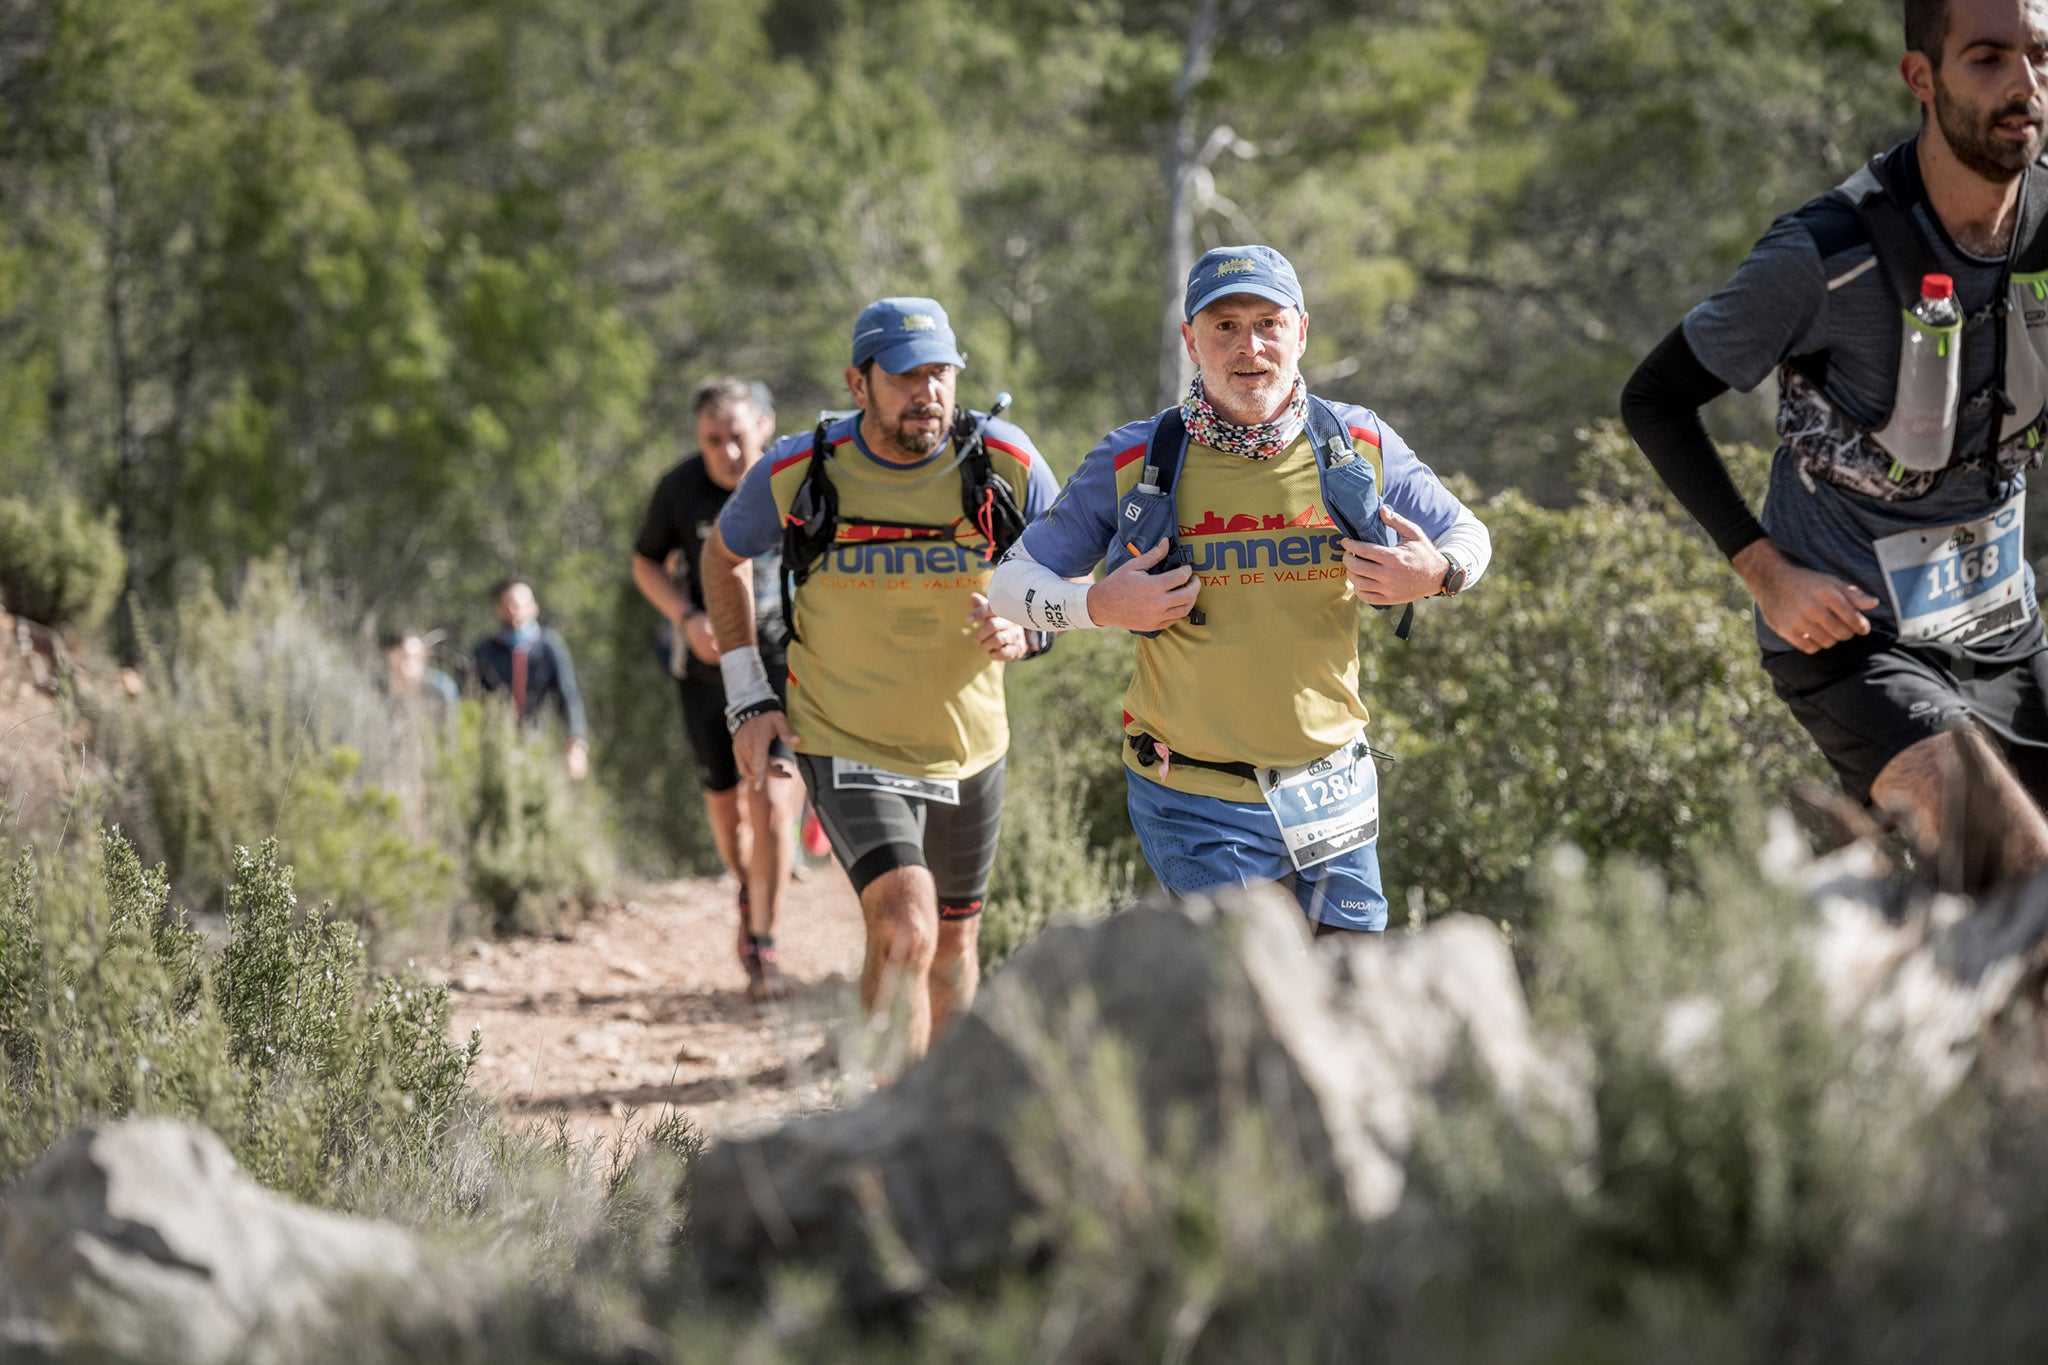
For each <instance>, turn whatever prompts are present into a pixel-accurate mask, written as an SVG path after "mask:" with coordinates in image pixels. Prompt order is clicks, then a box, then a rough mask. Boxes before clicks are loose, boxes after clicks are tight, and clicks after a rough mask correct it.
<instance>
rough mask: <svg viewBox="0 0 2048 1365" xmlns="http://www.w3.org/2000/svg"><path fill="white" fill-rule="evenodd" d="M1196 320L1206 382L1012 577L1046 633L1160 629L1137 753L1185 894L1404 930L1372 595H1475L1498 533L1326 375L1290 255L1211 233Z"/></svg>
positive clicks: (1067, 505)
mask: <svg viewBox="0 0 2048 1365" xmlns="http://www.w3.org/2000/svg"><path fill="white" fill-rule="evenodd" d="M1183 316H1184V318H1185V319H1186V320H1185V322H1184V323H1183V324H1182V326H1181V337H1182V340H1183V342H1184V344H1185V345H1186V346H1187V351H1188V358H1189V359H1190V360H1192V361H1193V362H1194V363H1195V367H1196V374H1195V378H1194V382H1193V383H1192V384H1191V385H1190V386H1189V388H1188V392H1187V396H1186V397H1185V398H1183V399H1182V400H1181V402H1180V404H1179V406H1177V407H1173V408H1168V409H1167V410H1166V411H1165V412H1162V413H1159V414H1157V415H1155V416H1152V417H1147V418H1145V419H1143V420H1141V421H1137V422H1133V423H1131V424H1130V425H1128V426H1124V427H1119V428H1118V429H1117V430H1115V431H1113V432H1111V433H1110V434H1109V435H1108V436H1107V437H1105V438H1104V439H1103V441H1102V443H1101V444H1100V445H1098V446H1096V447H1095V449H1094V450H1093V451H1092V452H1090V454H1089V455H1088V458H1087V459H1086V460H1085V461H1084V462H1083V463H1082V465H1081V468H1080V469H1079V470H1078V471H1077V472H1076V473H1075V475H1074V477H1073V478H1072V479H1071V480H1069V481H1068V483H1067V486H1066V489H1065V491H1064V492H1062V493H1061V494H1060V496H1059V499H1058V500H1057V501H1056V502H1055V503H1054V504H1053V506H1052V508H1051V510H1049V511H1048V512H1047V513H1046V515H1045V516H1044V517H1043V518H1042V519H1040V520H1039V521H1037V522H1035V523H1034V524H1033V525H1032V526H1031V527H1030V529H1029V530H1028V531H1026V532H1025V534H1024V536H1023V537H1022V539H1021V540H1020V541H1019V543H1018V545H1017V547H1016V548H1015V549H1014V550H1012V551H1011V553H1010V555H1009V556H1008V557H1007V558H1006V559H1005V560H1004V562H1003V564H1002V566H1001V568H1000V569H999V570H998V571H997V573H996V576H995V581H994V583H993V584H992V585H991V587H990V591H989V596H990V598H991V600H992V601H993V602H994V603H995V605H996V609H997V610H998V611H1001V612H1004V613H1005V614H1008V615H1011V616H1014V617H1015V618H1016V619H1018V620H1020V621H1023V622H1025V623H1026V624H1027V625H1029V626H1033V627H1036V628H1038V629H1041V630H1068V629H1084V628H1088V627H1093V626H1120V627H1123V628H1125V629H1128V630H1131V631H1135V632H1137V633H1138V634H1139V635H1140V636H1141V638H1140V639H1139V641H1138V644H1137V668H1136V672H1135V675H1134V676H1133V678H1132V680H1131V685H1130V689H1129V690H1128V691H1127V692H1126V693H1125V695H1124V733H1125V743H1124V765H1125V769H1126V778H1127V790H1128V793H1129V801H1130V810H1131V821H1132V824H1133V825H1134V826H1135V827H1136V829H1137V833H1138V842H1139V844H1140V846H1141V847H1142V848H1143V849H1144V852H1145V859H1146V861H1147V862H1148V863H1150V864H1151V866H1152V870H1153V872H1154V873H1155V874H1156V875H1157V876H1158V878H1159V880H1160V882H1161V884H1162V885H1164V886H1165V887H1166V889H1167V890H1168V891H1170V892H1172V893H1173V894H1175V895H1183V896H1184V895H1191V894H1194V893H1196V892H1199V891H1203V890H1208V889H1211V888H1214V887H1218V886H1230V885H1249V884H1252V883H1258V882H1279V883H1283V884H1286V885H1287V886H1288V887H1289V888H1290V889H1291V890H1292V891H1293V893H1294V895H1295V897H1296V899H1297V900H1298V901H1299V903H1300V905H1301V907H1302V909H1303V911H1304V912H1305V913H1306V914H1307V916H1308V918H1309V920H1310V922H1311V924H1312V925H1313V926H1314V928H1315V932H1316V933H1317V934H1319V935H1320V934H1323V933H1327V932H1336V931H1341V930H1379V929H1383V928H1385V927H1386V922H1387V901H1386V895H1385V893H1384V891H1383V890H1382V889H1381V885H1380V869H1379V853H1378V839H1379V780H1378V775H1377V773H1376V772H1375V770H1374V768H1373V762H1372V751H1371V750H1370V748H1369V747H1368V746H1367V743H1366V739H1365V727H1366V720H1367V715H1366V709H1365V704H1364V702H1363V701H1361V700H1360V698H1359V695H1358V641H1359V613H1358V603H1359V602H1360V601H1361V600H1362V601H1364V602H1367V603H1369V604H1371V605H1373V606H1375V607H1381V608H1385V607H1392V606H1400V605H1403V604H1407V603H1412V602H1414V601H1416V600H1417V599H1419V598H1423V597H1430V596H1436V595H1439V594H1448V595H1455V594H1456V593H1458V592H1461V591H1463V590H1464V589H1465V588H1467V587H1469V586H1470V585H1471V584H1472V583H1473V582H1475V581H1476V580H1477V579H1478V577H1479V575H1480V574H1481V573H1482V572H1484V570H1485V568H1486V563H1487V560H1488V558H1489V557H1490V555H1491V542H1490V540H1489V538H1488V536H1487V533H1486V528H1485V526H1484V525H1482V524H1481V523H1480V521H1479V519H1478V518H1477V517H1475V516H1474V515H1473V514H1472V512H1471V511H1470V509H1468V508H1466V507H1465V506H1464V505H1463V504H1462V503H1460V502H1459V501H1458V499H1457V498H1455V497H1453V496H1452V495H1451V493H1450V491H1449V490H1448V489H1446V488H1445V487H1444V486H1443V484H1442V483H1440V482H1439V481H1438V480H1437V477H1436V475H1435V474H1434V473H1432V472H1431V471H1430V469H1429V467H1428V466H1427V465H1425V464H1423V463H1422V462H1421V461H1420V460H1418V459H1417V458H1416V456H1415V452H1414V451H1412V450H1410V449H1409V448H1408V446H1407V444H1406V443H1405V442H1403V441H1402V440H1401V438H1400V437H1399V436H1397V435H1395V434H1394V430H1393V428H1392V427H1390V426H1388V425H1387V424H1386V423H1385V422H1383V421H1382V420H1381V419H1380V418H1379V417H1378V416H1376V415H1375V414H1374V413H1372V412H1371V411H1370V410H1368V409H1366V408H1362V407H1357V406H1355V405H1352V404H1349V403H1325V402H1324V401H1323V400H1322V399H1319V398H1315V397H1312V396H1311V395H1310V394H1309V392H1308V388H1307V385H1306V384H1305V382H1304V381H1303V379H1302V377H1301V370H1300V362H1301V354H1302V350H1303V348H1304V347H1305V346H1306V345H1307V343H1308V313H1307V310H1306V308H1305V306H1304V303H1303V299H1302V292H1301V284H1300V282H1299V280H1297V279H1296V277H1295V273H1294V267H1293V266H1291V265H1289V264H1288V262H1287V259H1286V258H1285V257H1284V256H1282V255H1281V254H1280V253H1279V252H1277V251H1275V250H1273V249H1272V248H1271V247H1266V246H1237V247H1220V248H1218V249H1216V250H1214V251H1211V252H1209V253H1208V254H1206V255H1205V256H1203V257H1202V259H1201V260H1199V261H1197V262H1196V263H1195V268H1194V270H1193V271H1192V272H1190V274H1189V275H1188V287H1187V297H1186V299H1185V302H1184V312H1183ZM1104 560H1106V561H1107V563H1108V567H1109V570H1110V572H1109V573H1108V575H1107V576H1106V577H1104V578H1102V579H1101V580H1100V581H1097V582H1093V583H1090V582H1086V581H1080V582H1075V581H1070V580H1075V579H1085V577H1086V575H1088V574H1089V573H1090V572H1091V571H1092V570H1093V569H1094V567H1095V565H1096V564H1097V562H1099V561H1104ZM1390 624H1391V623H1390ZM1402 625H1403V628H1404V630H1405V626H1406V620H1405V618H1404V619H1403V621H1402Z"/></svg>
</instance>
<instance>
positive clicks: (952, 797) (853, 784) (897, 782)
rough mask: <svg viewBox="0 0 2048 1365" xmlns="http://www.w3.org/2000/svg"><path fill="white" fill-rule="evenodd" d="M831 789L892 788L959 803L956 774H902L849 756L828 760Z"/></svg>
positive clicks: (905, 793)
mask: <svg viewBox="0 0 2048 1365" xmlns="http://www.w3.org/2000/svg"><path fill="white" fill-rule="evenodd" d="M832 789H833V790H834V791H842V792H844V791H866V792H895V793H896V794H897V795H898V796H915V797H918V798H920V799H922V800H925V801H936V802H938V803H939V804H940V805H942V806H957V805H959V804H960V779H959V778H957V777H906V776H904V775H903V774H902V773H892V772H890V771H889V770H888V769H887V768H877V767H876V766H875V765H874V764H872V763H856V762H854V761H853V760H852V759H850V758H835V759H833V760H832Z"/></svg>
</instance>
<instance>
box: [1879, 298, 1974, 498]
mask: <svg viewBox="0 0 2048 1365" xmlns="http://www.w3.org/2000/svg"><path fill="white" fill-rule="evenodd" d="M1900 323H1901V325H1900V328H1899V333H1900V336H1899V386H1898V390H1897V393H1896V396H1895V397H1894V400H1893V403H1892V415H1891V420H1890V421H1888V422H1886V423H1885V424H1884V426H1882V427H1880V428H1879V429H1878V430H1877V431H1876V432H1874V433H1872V435H1873V436H1874V437H1875V438H1876V440H1877V443H1878V444H1879V445H1881V446H1883V447H1884V448H1885V450H1886V451H1887V452H1888V453H1889V454H1890V455H1891V457H1892V461H1893V465H1892V475H1893V477H1894V479H1897V478H1901V477H1903V475H1904V473H1905V471H1909V470H1910V471H1913V472H1916V473H1927V472H1930V471H1932V470H1937V469H1943V468H1946V467H1947V465H1948V460H1949V453H1950V452H1951V451H1952V450H1953V449H1954V447H1955V437H1956V415H1957V414H1956V408H1957V404H1958V400H1959V399H1960V398H1961V396H1962V383H1963V369H1962V346H1961V344H1960V343H1961V341H1962V332H1963V315H1962V311H1961V310H1960V309H1959V308H1957V307H1956V282H1955V281H1954V280H1952V279H1950V278H1949V277H1948V276H1946V275H1926V276H1923V277H1922V278H1921V280H1920V298H1919V301H1918V302H1916V303H1915V304H1914V305H1913V306H1912V308H1910V309H1908V310H1907V312H1906V315H1905V316H1904V317H1903V318H1902V319H1900Z"/></svg>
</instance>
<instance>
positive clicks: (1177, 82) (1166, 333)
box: [1159, 0, 1222, 407]
mask: <svg viewBox="0 0 2048 1365" xmlns="http://www.w3.org/2000/svg"><path fill="white" fill-rule="evenodd" d="M1218 9H1219V0H1201V7H1200V8H1199V9H1197V10H1196V11H1195V17H1194V19H1193V20H1192V21H1191V22H1190V23H1189V25H1188V43H1187V49H1186V51H1184V52H1183V53H1182V54H1181V63H1180V75H1179V76H1177V77H1176V78H1175V79H1174V82H1173V127H1172V129H1171V130H1170V131H1169V133H1168V135H1167V140H1166V166H1165V171H1166V279H1165V281H1164V292H1165V304H1164V307H1163V308H1162V309H1161V312H1160V329H1159V403H1160V406H1162V407H1166V406H1169V405H1171V404H1174V403H1178V402H1179V401H1180V396H1181V393H1182V392H1183V391H1184V390H1185V389H1186V388H1187V384H1188V379H1189V377H1190V375H1191V373H1192V372H1191V371H1190V369H1189V367H1188V360H1187V350H1186V348H1185V347H1183V346H1182V345H1181V339H1180V324H1181V301H1182V299H1183V298H1184V297H1185V294H1186V290H1187V281H1188V271H1189V270H1191V269H1193V268H1194V264H1195V205H1194V197H1193V194H1192V189H1193V185H1194V179H1195V174H1196V172H1197V171H1198V170H1200V169H1201V160H1200V151H1201V146H1202V141H1203V140H1202V139H1201V138H1198V137H1197V136H1196V135H1195V87H1196V86H1197V85H1198V84H1200V83H1201V80H1202V77H1203V76H1205V75H1207V74H1208V72H1209V58H1210V57H1211V55H1212V54H1213V53H1214V52H1215V50H1216V35H1217V33H1218V31H1219V30H1220V28H1221V27H1222V24H1221V16H1220V14H1219V13H1218Z"/></svg>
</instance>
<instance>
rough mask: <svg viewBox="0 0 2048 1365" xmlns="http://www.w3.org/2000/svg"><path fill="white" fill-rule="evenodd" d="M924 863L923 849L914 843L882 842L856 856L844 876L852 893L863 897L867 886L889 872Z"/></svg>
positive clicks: (917, 866) (919, 865) (921, 865)
mask: <svg viewBox="0 0 2048 1365" xmlns="http://www.w3.org/2000/svg"><path fill="white" fill-rule="evenodd" d="M924 865H925V862H924V850H923V849H921V848H919V847H918V846H917V845H916V844H882V845H879V846H878V847H875V848H871V849H869V850H868V851H867V852H866V853H864V854H862V855H861V856H860V857H859V858H856V859H855V860H854V864H853V866H852V867H849V868H847V869H846V877H847V880H848V881H851V882H852V883H853V891H854V894H855V895H857V896H860V897H863V898H865V897H866V896H867V893H868V888H869V887H871V886H873V885H874V884H875V883H876V882H878V881H880V880H881V879H882V878H883V877H886V876H888V875H889V874H890V873H892V872H898V871H901V870H902V869H904V868H906V867H915V868H919V869H922V868H923V867H924Z"/></svg>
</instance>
